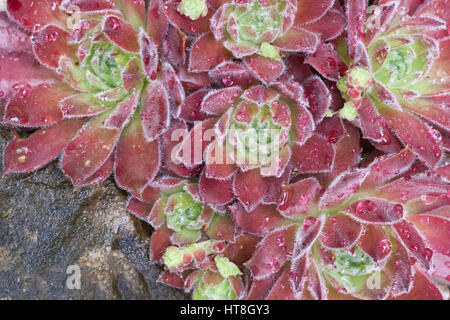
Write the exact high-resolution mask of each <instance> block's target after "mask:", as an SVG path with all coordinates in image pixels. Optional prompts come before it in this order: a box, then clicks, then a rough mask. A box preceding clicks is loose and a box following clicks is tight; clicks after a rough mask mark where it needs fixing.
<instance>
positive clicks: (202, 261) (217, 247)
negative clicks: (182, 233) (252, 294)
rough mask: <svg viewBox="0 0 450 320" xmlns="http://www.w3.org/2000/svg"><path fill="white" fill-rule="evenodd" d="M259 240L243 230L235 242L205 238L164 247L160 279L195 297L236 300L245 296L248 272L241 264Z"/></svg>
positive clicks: (196, 298)
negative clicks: (191, 242) (162, 268)
mask: <svg viewBox="0 0 450 320" xmlns="http://www.w3.org/2000/svg"><path fill="white" fill-rule="evenodd" d="M259 240H260V239H259V238H258V237H256V236H253V235H250V234H246V233H242V234H240V235H239V236H237V237H236V238H235V239H234V241H226V242H225V241H217V240H205V241H201V242H197V243H194V244H191V245H189V246H184V247H179V246H171V247H169V248H167V250H166V251H165V252H164V255H163V257H162V261H163V263H164V266H165V271H164V272H163V273H162V274H161V276H160V278H159V281H160V282H162V283H165V284H167V285H170V286H172V287H175V288H180V289H184V290H185V291H186V292H190V291H192V297H193V299H195V300H235V299H243V298H245V296H246V295H247V286H248V280H249V274H248V272H247V271H246V270H245V268H244V267H243V266H242V263H244V262H245V261H247V260H248V259H249V258H250V257H251V254H252V252H253V251H254V250H255V247H256V244H257V243H258V241H259Z"/></svg>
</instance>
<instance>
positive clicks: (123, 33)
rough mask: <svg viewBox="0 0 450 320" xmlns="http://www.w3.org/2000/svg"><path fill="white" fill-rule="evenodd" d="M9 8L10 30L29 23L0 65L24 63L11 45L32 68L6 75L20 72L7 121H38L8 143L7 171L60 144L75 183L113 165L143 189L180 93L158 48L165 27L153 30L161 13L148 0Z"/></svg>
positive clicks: (42, 157)
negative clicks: (154, 13) (149, 8)
mask: <svg viewBox="0 0 450 320" xmlns="http://www.w3.org/2000/svg"><path fill="white" fill-rule="evenodd" d="M154 3H155V5H158V1H154ZM74 8H77V10H78V11H76V13H77V14H76V15H75V14H74V12H75V11H74ZM156 8H158V7H156ZM7 9H8V15H9V17H10V19H8V20H6V19H4V23H6V24H8V28H9V30H12V29H11V28H16V27H15V26H14V22H16V23H18V24H19V25H20V26H21V27H22V28H23V29H25V31H17V33H18V35H14V36H19V35H29V37H28V38H27V39H31V40H27V41H28V42H29V43H27V46H26V48H24V49H23V50H22V51H20V53H12V54H5V55H2V68H6V70H7V71H6V72H7V73H10V74H11V75H12V73H14V72H15V71H20V69H17V70H16V69H15V68H17V64H18V63H17V62H16V61H15V58H14V57H15V55H18V56H19V59H21V60H20V62H19V63H20V65H21V66H22V67H25V66H30V67H31V68H30V69H29V70H23V72H22V74H20V75H14V76H13V75H12V76H13V77H14V78H17V77H21V78H22V79H23V81H19V82H17V83H15V84H12V88H13V89H14V90H15V91H11V90H10V92H9V93H8V95H9V96H10V98H9V100H8V102H7V103H6V105H5V109H4V110H3V114H2V115H3V123H4V124H5V125H10V126H18V127H24V128H30V129H36V128H42V129H39V130H37V131H36V132H34V133H32V134H31V135H30V136H29V137H27V138H22V137H18V138H16V139H15V140H14V141H12V142H11V143H10V144H9V145H8V147H7V149H6V151H5V160H4V162H5V174H7V173H12V172H28V171H31V170H34V169H36V168H39V167H41V166H43V165H45V164H46V163H47V162H49V161H50V160H52V159H54V158H55V157H57V156H58V155H59V154H62V157H61V167H62V169H63V171H64V173H65V174H66V175H67V176H69V178H70V179H71V180H72V181H73V183H74V185H77V186H80V185H88V184H92V183H95V182H98V181H101V180H103V179H105V178H107V177H108V176H109V175H110V174H111V172H112V171H114V173H115V178H116V181H117V183H118V184H119V185H120V186H121V187H123V188H124V189H126V190H129V191H131V192H140V191H141V190H142V189H143V188H144V187H145V185H146V184H147V183H149V182H150V181H151V180H152V179H153V178H154V177H155V175H156V173H157V172H158V170H159V167H160V154H159V153H160V151H159V136H160V135H161V134H162V133H164V132H165V130H167V128H168V126H169V123H170V113H171V112H174V113H176V110H175V109H176V105H177V102H176V99H178V95H180V96H182V95H183V94H184V90H183V88H182V86H181V83H180V82H179V80H178V78H177V75H176V73H175V70H174V69H173V68H172V67H171V65H170V64H168V63H163V64H162V65H161V64H160V60H159V58H158V54H159V53H158V46H159V45H160V44H161V42H162V41H163V40H162V37H163V35H164V34H165V30H163V29H161V30H160V33H161V35H160V36H159V37H158V35H154V33H155V32H154V29H153V27H154V24H155V23H156V24H158V23H159V24H160V27H161V26H162V25H164V23H165V21H166V19H165V17H164V16H163V15H161V17H162V18H161V19H160V20H154V19H153V17H152V19H148V17H147V14H146V9H145V3H144V1H115V2H114V1H75V0H74V1H49V0H45V1H19V0H11V1H8V2H7ZM9 26H10V27H9ZM145 30H150V31H149V33H150V34H153V38H151V37H150V36H149V34H148V33H147V32H146V31H145ZM19 32H20V33H19ZM30 41H31V42H30ZM19 44H20V43H19ZM19 49H20V48H19ZM33 59H35V60H33ZM24 63H25V64H24ZM41 66H42V67H41ZM44 67H45V68H46V69H44ZM40 70H42V71H40ZM39 72H42V75H40V74H39ZM34 74H36V76H37V77H38V79H37V80H38V81H34V79H33V75H34ZM8 75H9V74H8ZM39 77H40V78H43V79H40V78H39ZM30 79H31V80H30ZM8 80H9V79H8ZM169 82H170V83H169ZM131 168H132V170H130V169H131Z"/></svg>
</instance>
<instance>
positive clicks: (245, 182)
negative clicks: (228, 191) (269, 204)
mask: <svg viewBox="0 0 450 320" xmlns="http://www.w3.org/2000/svg"><path fill="white" fill-rule="evenodd" d="M233 189H234V193H235V195H236V197H237V199H239V201H241V203H242V204H243V205H244V207H245V208H246V210H247V211H252V210H253V209H254V208H255V207H256V206H257V205H258V204H259V203H260V202H261V201H262V199H263V198H264V195H265V194H266V192H267V189H268V180H267V178H264V177H261V176H260V174H259V170H258V169H254V170H250V171H247V172H243V171H238V172H237V174H236V176H235V177H234V182H233Z"/></svg>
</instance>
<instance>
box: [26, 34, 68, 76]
mask: <svg viewBox="0 0 450 320" xmlns="http://www.w3.org/2000/svg"><path fill="white" fill-rule="evenodd" d="M68 35H69V34H68V33H67V32H66V31H64V30H61V29H60V28H58V27H56V26H52V25H49V26H46V27H44V28H43V29H41V30H40V31H39V32H38V33H37V34H36V35H35V36H34V38H33V51H34V54H35V56H36V58H37V59H38V60H39V62H40V63H41V64H42V65H44V66H46V67H48V68H53V69H56V68H57V67H58V62H59V59H60V57H61V56H66V57H67V58H70V59H75V58H76V57H75V52H76V51H75V48H74V47H72V46H71V45H69V44H68V43H67V36H68Z"/></svg>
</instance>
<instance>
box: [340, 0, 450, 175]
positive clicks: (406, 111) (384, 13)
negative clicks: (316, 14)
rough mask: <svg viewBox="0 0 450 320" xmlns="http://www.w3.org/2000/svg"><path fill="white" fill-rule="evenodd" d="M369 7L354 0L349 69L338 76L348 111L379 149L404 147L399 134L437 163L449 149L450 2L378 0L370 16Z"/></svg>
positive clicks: (403, 139) (351, 5) (348, 41)
mask: <svg viewBox="0 0 450 320" xmlns="http://www.w3.org/2000/svg"><path fill="white" fill-rule="evenodd" d="M366 10H367V8H366V6H365V4H364V1H349V7H348V12H349V14H350V15H351V16H349V34H348V39H347V45H348V57H347V58H344V60H347V59H348V60H347V63H348V65H349V70H348V72H347V74H346V76H345V77H344V78H342V79H341V80H340V81H339V88H340V89H341V90H342V92H343V95H344V97H345V98H346V99H347V104H346V109H347V111H346V113H347V114H348V115H349V116H350V118H354V117H355V116H358V120H359V122H360V126H361V129H362V131H363V133H364V136H365V137H366V138H367V139H369V140H370V141H372V142H373V143H374V144H375V145H376V146H377V147H379V148H380V149H382V150H384V151H387V152H392V151H393V150H395V149H399V148H401V145H400V142H399V141H398V140H400V141H401V142H402V143H404V144H405V145H407V146H408V147H409V148H410V149H411V150H412V151H413V152H414V153H416V154H418V155H419V156H420V157H421V158H422V159H423V160H424V161H425V162H426V163H427V165H429V166H430V167H435V166H436V164H437V163H438V162H439V161H440V160H441V158H442V153H443V150H448V148H449V145H448V136H449V130H450V122H449V119H450V109H449V108H448V103H449V101H450V100H449V99H450V95H449V92H450V77H449V74H450V69H449V51H450V50H449V49H450V40H449V39H448V25H447V22H446V21H445V19H447V20H448V16H449V12H450V11H449V10H450V6H449V5H448V2H446V1H440V0H437V1H428V2H427V3H426V4H424V5H422V6H420V7H419V8H417V3H416V2H411V1H379V3H378V6H376V7H373V8H372V10H371V13H372V15H370V16H369V17H368V18H367V22H366V16H367V15H366ZM355 13H357V14H355ZM353 15H355V16H361V17H363V18H361V19H360V20H357V19H354V18H352V16H353ZM341 53H342V54H343V56H345V55H346V54H345V52H344V51H342V52H341ZM352 110H354V111H357V112H355V113H354V114H353V115H352V113H353V112H352ZM348 111H350V112H349V113H348ZM348 115H347V116H348ZM397 138H398V139H397Z"/></svg>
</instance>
